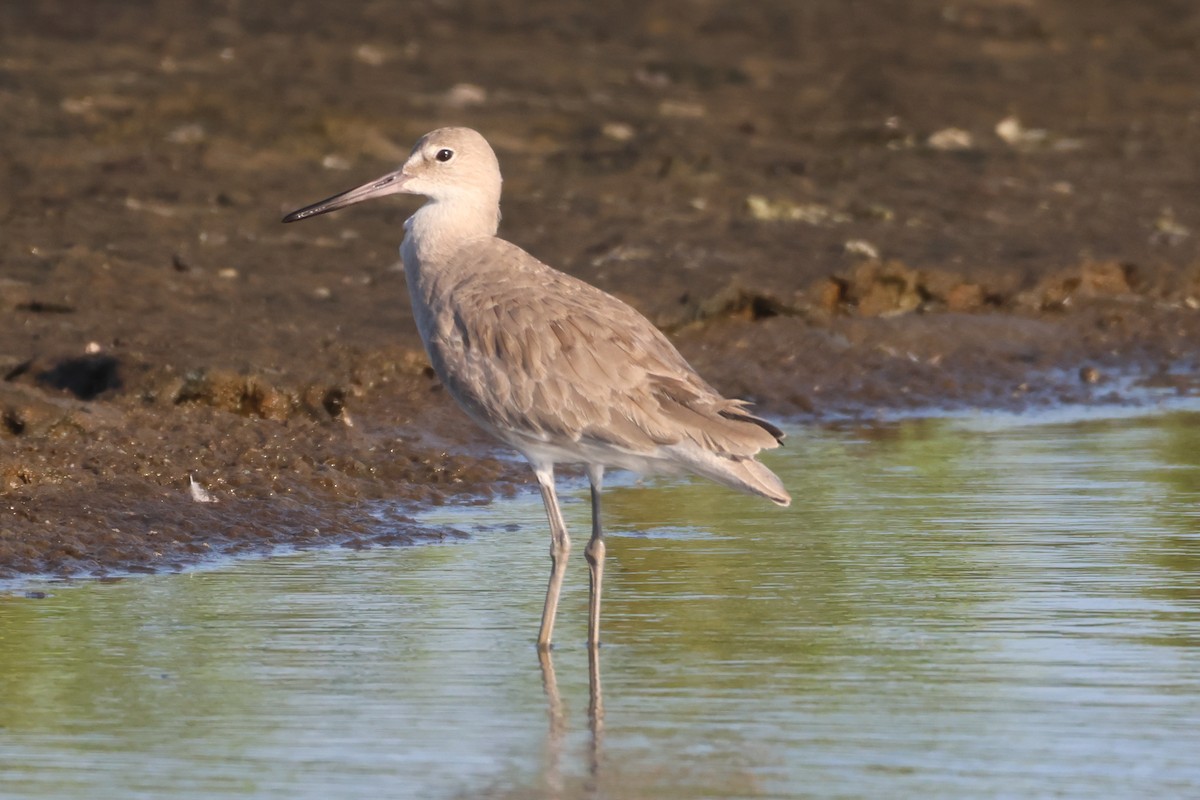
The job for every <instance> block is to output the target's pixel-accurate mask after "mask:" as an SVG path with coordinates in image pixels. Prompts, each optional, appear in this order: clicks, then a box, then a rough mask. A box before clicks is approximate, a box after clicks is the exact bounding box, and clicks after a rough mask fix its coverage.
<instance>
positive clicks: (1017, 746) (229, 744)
mask: <svg viewBox="0 0 1200 800" xmlns="http://www.w3.org/2000/svg"><path fill="white" fill-rule="evenodd" d="M789 444H790V447H788V448H787V450H786V452H785V453H783V454H782V455H781V456H780V457H779V458H776V459H775V460H773V461H772V466H773V467H776V468H778V469H779V470H780V471H781V473H782V474H783V476H784V479H785V481H786V482H787V483H788V485H789V487H790V488H791V489H792V490H793V494H794V496H795V498H796V501H795V503H794V505H793V507H792V509H790V510H789V511H787V512H783V513H781V512H780V511H779V510H778V509H776V508H774V507H773V506H770V505H769V504H765V503H759V502H756V501H755V500H754V499H753V498H743V497H740V496H738V495H734V494H730V493H728V492H725V491H723V490H721V489H719V488H716V487H712V486H709V485H707V484H704V483H700V482H697V483H687V482H676V483H663V484H661V485H659V486H657V487H656V488H655V489H654V490H652V491H647V490H643V489H641V488H638V487H636V486H634V485H633V483H632V481H629V482H626V483H625V484H623V485H622V484H620V483H619V482H616V484H615V485H614V487H613V490H612V491H611V493H610V494H609V495H607V496H606V500H607V502H606V510H607V511H608V513H609V516H610V519H611V523H610V534H609V544H610V548H609V563H608V569H607V570H606V576H605V578H606V585H607V591H606V597H605V600H606V609H605V645H604V647H603V649H602V651H591V650H589V649H588V648H587V647H586V645H585V641H586V630H587V572H586V567H585V566H584V564H583V559H581V558H580V559H577V563H575V564H574V565H572V567H571V569H570V570H569V572H568V575H567V582H566V584H565V586H564V590H563V598H562V609H561V612H560V615H559V623H558V637H557V638H558V645H557V647H556V648H555V650H554V651H553V660H551V656H550V655H549V654H546V655H545V656H544V657H542V658H541V660H540V662H538V663H535V661H534V653H535V648H534V642H533V635H534V632H535V631H536V627H537V618H538V614H539V612H540V610H541V602H542V599H543V596H544V595H543V591H544V586H545V576H544V561H545V517H544V514H543V511H542V508H541V504H540V501H539V500H538V498H537V497H536V496H534V495H530V496H528V497H521V498H517V499H515V500H513V501H505V502H503V503H500V504H497V505H496V506H493V507H490V508H469V509H443V510H441V511H439V512H438V514H436V515H431V519H432V520H433V521H436V522H438V523H450V524H455V525H458V526H460V527H462V528H464V529H468V530H471V531H472V532H473V534H474V535H473V536H472V537H471V538H470V539H468V540H465V541H460V542H455V543H449V544H445V545H431V546H422V547H416V548H402V549H393V550H387V549H381V550H374V551H367V552H342V551H328V552H317V553H307V554H303V555H300V556H296V557H286V558H274V559H268V560H262V561H249V562H243V563H239V564H233V565H227V566H225V567H223V568H221V569H214V570H208V571H197V572H192V573H189V574H184V575H163V576H153V577H149V578H139V579H135V580H128V581H122V582H116V583H81V584H79V585H76V586H70V587H59V586H53V585H51V586H48V587H33V588H45V589H46V590H47V591H48V594H49V596H48V597H46V598H45V599H31V598H26V597H25V596H23V595H22V594H21V593H20V592H17V593H9V594H0V795H2V796H3V797H5V798H8V797H14V798H18V797H19V798H94V797H99V796H110V797H132V796H144V797H155V798H174V797H185V796H186V797H221V798H228V797H254V798H267V797H279V798H284V797H286V798H326V797H331V796H333V797H345V796H377V797H421V798H459V797H488V798H492V797H511V798H518V797H519V798H526V797H535V798H536V797H544V798H567V799H568V800H570V799H571V798H583V797H651V796H652V797H662V798H681V799H688V800H690V799H691V798H701V797H703V798H720V797H786V796H795V795H797V794H806V793H807V794H817V795H828V794H840V795H847V796H862V797H975V796H1024V795H1036V796H1046V795H1073V796H1092V797H1095V796H1108V797H1117V796H1147V795H1154V796H1191V795H1200V765H1198V763H1197V760H1196V758H1195V753H1196V752H1197V750H1198V749H1200V741H1198V734H1197V731H1200V671H1197V670H1196V668H1195V664H1196V660H1197V656H1198V655H1200V588H1198V587H1200V416H1197V415H1188V414H1174V415H1169V416H1164V417H1160V418H1153V419H1151V418H1141V419H1124V420H1117V421H1111V420H1108V421H1106V420H1098V421H1092V422H1086V423H1067V422H1064V423H1062V424H1055V425H1032V424H1028V423H1027V422H1022V421H1021V420H1019V419H1015V418H1012V417H988V418H983V419H981V420H974V421H968V422H964V421H945V420H943V421H907V422H900V423H895V424H892V425H885V426H874V427H865V428H858V427H846V428H844V429H840V430H825V431H796V432H794V433H793V436H792V438H791V439H789ZM584 491H586V490H583V491H580V492H579V493H576V494H575V496H574V498H571V497H569V496H565V497H564V498H563V499H564V501H565V502H564V511H565V513H566V516H567V519H568V524H570V525H571V526H572V527H573V529H576V530H586V529H587V526H588V521H589V520H588V506H587V502H586V495H585V494H584ZM572 499H573V500H574V502H571V501H572ZM511 523H516V524H517V530H515V531H509V530H508V526H509V525H510V524H511ZM497 564H503V565H504V569H501V570H497V569H496V568H495V566H496V565H497ZM601 654H602V655H603V659H604V665H603V666H604V678H605V685H604V693H603V694H602V693H601V681H600V667H601V664H600V655H601ZM584 703H586V709H587V713H586V720H587V724H586V725H585V724H583V720H584V714H583V710H584Z"/></svg>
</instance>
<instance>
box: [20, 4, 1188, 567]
mask: <svg viewBox="0 0 1200 800" xmlns="http://www.w3.org/2000/svg"><path fill="white" fill-rule="evenodd" d="M1198 49H1200V9H1197V8H1194V7H1193V5H1192V4H1189V3H1180V2H1168V0H1160V1H1159V2H1145V3H1136V4H1133V3H1126V2H1115V0H1113V1H1109V2H1106V1H1104V0H1100V1H1098V2H1091V3H1086V4H1082V3H1075V2H1071V1H1070V0H973V1H970V2H968V0H958V1H957V2H955V0H941V1H940V2H925V1H923V0H917V2H907V1H905V2H900V0H873V1H872V2H845V0H812V1H811V2H806V3H792V2H782V1H781V2H765V3H757V4H753V6H747V5H746V4H742V3H732V2H730V3H725V2H708V3H700V4H696V3H691V2H682V1H681V0H663V1H662V2H650V3H643V2H639V3H625V2H618V3H605V4H594V3H584V2H576V1H575V0H569V1H568V2H530V3H484V2H413V3H405V4H401V5H397V4H386V3H376V4H363V5H360V6H355V7H352V8H351V9H349V10H347V9H343V8H335V7H334V6H332V5H331V4H328V3H317V2H308V1H307V0H300V1H299V2H289V3H257V4H242V3H233V2H226V3H216V2H212V3H182V2H167V1H166V0H164V1H162V2H133V3H128V2H121V3H117V2H109V1H107V0H100V1H99V2H88V3H84V2H55V3H38V4H7V5H5V6H4V7H2V8H0V119H3V120H4V122H3V125H0V144H2V145H3V146H2V147H0V186H2V188H3V191H0V577H5V576H13V575H18V574H23V573H31V572H50V573H56V574H97V575H104V574H110V573H113V572H121V571H131V570H132V571H136V570H154V569H171V568H176V567H179V566H182V565H185V564H188V563H191V562H194V561H196V560H198V559H202V558H205V557H207V556H208V555H209V554H212V553H218V552H219V553H225V552H231V551H237V550H242V549H247V548H249V549H264V548H270V547H277V546H281V545H286V546H311V545H321V544H331V543H344V544H349V545H360V544H371V543H379V542H384V543H388V542H396V541H409V540H412V539H413V537H418V538H419V537H426V536H440V535H448V534H447V532H444V531H428V530H424V529H421V528H419V527H418V526H416V525H415V524H414V523H412V521H411V520H410V519H408V518H406V517H404V516H403V515H402V514H401V513H400V512H398V511H396V509H400V508H409V509H412V508H417V507H419V506H420V505H421V504H427V503H439V502H482V501H484V500H486V499H487V498H488V497H489V496H491V495H492V493H494V492H497V491H500V492H510V491H514V490H515V488H516V487H519V486H521V485H524V484H525V482H526V481H527V477H526V475H525V469H524V467H523V466H522V465H521V464H520V463H519V462H517V461H515V460H513V459H512V458H510V457H509V455H508V454H507V453H505V452H504V451H503V450H501V449H498V448H496V447H494V446H493V445H492V444H491V443H490V442H489V441H488V440H487V439H486V437H485V436H484V435H483V434H482V433H479V432H476V431H475V430H474V429H473V428H472V427H471V425H470V423H469V422H467V421H466V419H465V417H463V416H462V415H461V414H460V413H459V412H458V411H457V410H456V409H455V408H454V407H453V404H452V403H451V402H450V401H449V399H448V398H447V397H446V395H445V393H444V392H442V391H441V389H440V387H439V386H438V384H437V381H436V379H435V378H434V377H433V376H432V373H431V371H430V370H429V367H428V363H427V361H426V359H425V356H424V354H423V352H422V351H421V348H420V343H419V341H418V339H417V336H416V333H415V329H414V327H413V323H412V319H411V313H410V311H409V309H408V305H407V296H406V294H405V289H404V280H403V273H402V271H401V270H400V267H399V264H398V255H397V251H396V246H397V245H398V243H399V240H400V238H401V235H402V232H401V229H400V223H401V222H402V221H403V219H404V218H405V216H406V215H407V214H409V213H411V211H412V210H413V209H414V208H415V205H416V202H417V201H416V200H415V199H407V200H406V199H395V200H393V201H383V202H379V203H376V204H370V205H365V206H362V207H359V208H355V209H353V210H351V211H349V212H343V213H339V214H336V215H331V216H329V217H325V218H321V219H318V220H312V221H308V222H305V223H303V224H299V225H289V226H283V225H281V224H279V218H280V216H281V215H282V214H283V213H285V212H286V211H290V210H292V209H294V208H297V207H299V206H301V205H304V204H307V203H309V202H312V201H314V200H317V199H319V198H322V197H325V196H328V195H330V194H332V193H334V192H336V191H339V190H341V189H345V188H348V187H350V186H353V185H356V184H358V183H360V182H362V181H363V180H365V179H367V178H370V177H373V176H374V175H376V174H380V173H383V172H385V171H387V170H389V169H391V168H393V167H394V166H395V165H396V164H397V163H399V162H400V161H402V160H403V158H404V157H405V155H406V154H407V151H408V148H409V146H410V144H411V142H412V141H413V140H414V139H415V138H416V137H417V136H418V135H420V134H421V133H423V132H425V131H426V130H429V129H431V128H433V127H436V126H439V125H443V124H465V125H470V126H473V127H476V128H478V129H479V130H481V131H482V132H483V133H484V134H485V135H486V136H488V138H489V139H490V140H491V141H492V142H493V144H494V145H495V147H496V149H497V152H498V154H499V156H500V159H501V165H502V168H503V169H504V173H505V199H504V203H503V210H504V215H505V217H504V222H503V224H502V234H503V235H505V236H506V237H507V238H509V239H511V240H512V241H514V242H516V243H518V244H520V245H522V246H523V247H525V248H526V249H528V250H530V251H531V252H533V253H534V254H536V255H537V256H538V257H540V258H542V259H543V260H545V261H547V262H548V263H550V264H553V265H555V266H557V267H559V268H561V269H564V270H566V271H568V272H570V273H572V274H575V275H578V276H580V277H582V278H584V279H586V280H588V281H590V282H592V283H595V284H597V285H599V286H601V287H602V288H604V289H606V290H608V291H610V292H613V293H615V294H617V295H619V296H621V297H623V298H624V299H626V300H628V301H629V302H631V303H632V304H633V305H635V306H636V307H637V308H639V309H640V310H642V311H643V312H644V313H645V314H647V315H648V316H649V317H650V318H651V319H652V320H654V321H655V323H656V324H658V325H659V326H661V327H662V328H663V329H664V330H666V331H668V332H669V333H670V335H671V336H672V338H673V339H674V340H675V341H676V342H677V344H678V345H679V347H680V349H681V350H682V351H683V353H684V354H685V355H686V356H687V357H688V358H689V359H690V360H691V361H692V363H693V364H694V365H695V366H696V367H697V368H698V369H699V370H700V371H701V373H702V374H704V375H705V376H706V377H707V378H708V379H709V380H710V381H711V382H712V383H714V384H715V385H716V386H718V387H719V388H720V389H722V390H723V391H724V392H726V393H728V394H731V395H736V396H741V397H745V398H748V399H751V400H753V401H755V402H756V403H758V404H759V407H760V409H761V410H763V411H764V412H766V413H768V414H771V415H776V416H779V417H794V418H800V419H804V420H811V421H820V420H822V419H828V418H835V417H844V416H846V415H851V416H876V415H880V414H884V415H886V414H890V413H895V412H897V411H905V410H911V409H921V408H931V407H932V408H963V407H971V406H984V407H1006V408H1007V407H1018V408H1019V407H1025V406H1028V405H1034V404H1048V403H1058V402H1111V401H1114V400H1116V401H1120V400H1122V399H1124V398H1125V397H1126V396H1127V395H1126V391H1127V389H1128V387H1130V386H1139V385H1140V386H1150V387H1154V388H1156V389H1160V390H1164V391H1168V392H1178V393H1194V392H1195V391H1196V388H1197V386H1196V374H1197V344H1198V343H1200V310H1198V309H1200V253H1198V245H1197V235H1196V231H1197V227H1198V226H1200V218H1198V216H1197V214H1198V212H1197V210H1196V209H1197V204H1196V196H1197V195H1196V190H1197V183H1196V181H1197V177H1196V176H1197V175H1200V169H1198V168H1200V164H1198V160H1200V110H1198V109H1200V106H1198V105H1197V99H1198V95H1197V90H1196V87H1197V86H1200V53H1198ZM207 499H211V500H213V501H214V502H202V501H203V500H207Z"/></svg>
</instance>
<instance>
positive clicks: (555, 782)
mask: <svg viewBox="0 0 1200 800" xmlns="http://www.w3.org/2000/svg"><path fill="white" fill-rule="evenodd" d="M538 660H539V661H540V662H541V665H542V688H543V689H544V690H545V692H546V703H547V712H546V716H547V720H548V727H547V732H546V762H547V764H546V787H547V789H548V790H549V796H551V797H561V796H563V789H564V783H563V779H562V771H561V766H560V765H561V759H562V752H563V743H564V742H565V740H566V734H567V716H566V713H565V712H564V710H563V702H562V696H561V695H559V693H558V679H557V677H555V675H554V658H553V656H551V654H550V651H549V650H541V649H539V650H538ZM588 734H589V738H588V754H589V759H588V764H589V767H588V775H589V776H590V783H589V784H587V785H586V786H585V788H587V789H588V790H589V791H598V790H599V785H600V774H601V770H602V762H603V758H604V697H603V690H602V689H601V687H600V648H598V647H589V648H588Z"/></svg>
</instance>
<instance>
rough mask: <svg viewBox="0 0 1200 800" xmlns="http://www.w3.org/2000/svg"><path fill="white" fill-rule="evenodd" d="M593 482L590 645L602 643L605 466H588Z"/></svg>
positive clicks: (589, 552)
mask: <svg viewBox="0 0 1200 800" xmlns="http://www.w3.org/2000/svg"><path fill="white" fill-rule="evenodd" d="M588 480H589V481H591V484H592V538H591V539H590V540H589V541H588V544H587V549H586V550H584V551H583V555H584V557H585V558H587V562H588V570H589V571H590V572H591V577H592V580H591V593H590V595H589V597H588V647H592V648H594V647H597V646H599V644H600V587H601V584H602V583H603V582H604V530H603V528H602V527H601V525H600V489H601V488H602V486H603V483H604V467H597V466H591V465H589V466H588Z"/></svg>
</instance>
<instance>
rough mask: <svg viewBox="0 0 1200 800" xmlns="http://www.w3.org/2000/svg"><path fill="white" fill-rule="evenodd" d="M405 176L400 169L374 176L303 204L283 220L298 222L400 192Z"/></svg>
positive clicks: (402, 190)
mask: <svg viewBox="0 0 1200 800" xmlns="http://www.w3.org/2000/svg"><path fill="white" fill-rule="evenodd" d="M406 178H407V176H406V175H405V174H404V173H403V172H402V171H400V170H396V171H395V172H389V173H388V174H387V175H384V176H383V177H382V178H376V179H375V180H373V181H370V182H369V183H364V184H363V185H362V186H356V187H355V188H353V189H350V190H348V191H345V192H342V193H341V194H335V195H334V196H333V197H327V198H325V199H324V200H322V201H321V202H319V203H313V204H312V205H311V206H305V207H304V208H301V209H299V210H297V211H293V212H292V213H290V214H288V215H287V216H286V217H284V218H283V221H284V222H299V221H300V220H302V219H308V218H309V217H315V216H318V215H319V214H327V213H329V212H330V211H337V210H338V209H339V208H345V207H346V206H352V205H354V204H355V203H361V202H362V201H364V200H370V199H371V198H374V197H384V196H385V195H389V194H401V193H403V192H404V182H405V179H406Z"/></svg>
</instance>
